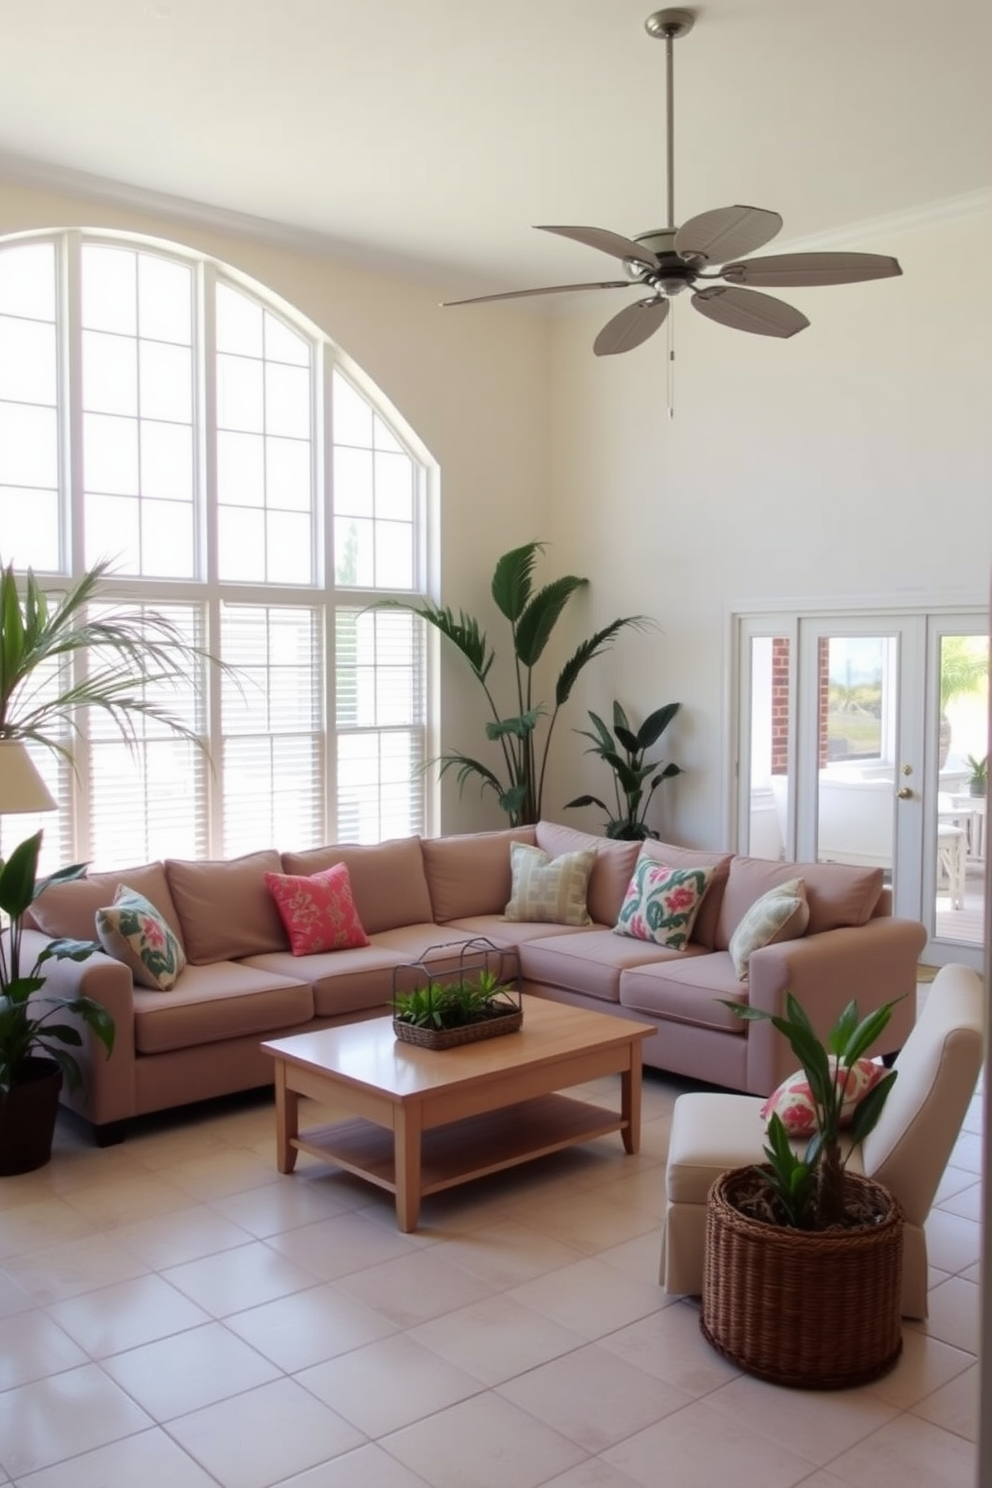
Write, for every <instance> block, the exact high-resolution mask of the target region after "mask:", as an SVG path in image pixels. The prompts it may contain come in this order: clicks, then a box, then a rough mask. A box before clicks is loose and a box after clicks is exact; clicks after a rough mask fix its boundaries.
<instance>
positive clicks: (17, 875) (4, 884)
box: [0, 832, 42, 920]
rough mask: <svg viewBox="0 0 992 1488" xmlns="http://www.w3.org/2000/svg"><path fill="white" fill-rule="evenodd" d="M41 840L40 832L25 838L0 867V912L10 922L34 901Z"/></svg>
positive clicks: (18, 916) (17, 918)
mask: <svg viewBox="0 0 992 1488" xmlns="http://www.w3.org/2000/svg"><path fill="white" fill-rule="evenodd" d="M41 838H42V833H41V832H35V834H34V836H33V837H27V838H25V840H24V841H23V842H20V843H18V845H17V847H15V848H14V851H13V852H12V853H11V855H10V857H9V858H8V859H7V861H6V863H4V864H3V865H2V866H0V910H3V911H4V913H5V914H8V915H9V916H10V918H11V919H12V920H19V919H20V918H21V915H23V914H24V912H25V910H27V909H28V908H29V907H30V905H31V904H32V903H33V901H34V897H35V875H36V873H37V870H38V854H39V852H40V851H41Z"/></svg>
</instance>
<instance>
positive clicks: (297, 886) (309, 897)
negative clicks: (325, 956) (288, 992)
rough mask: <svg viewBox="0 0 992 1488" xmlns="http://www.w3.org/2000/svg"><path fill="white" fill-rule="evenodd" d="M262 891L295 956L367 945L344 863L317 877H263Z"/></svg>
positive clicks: (289, 874)
mask: <svg viewBox="0 0 992 1488" xmlns="http://www.w3.org/2000/svg"><path fill="white" fill-rule="evenodd" d="M265 887H266V888H267V889H268V891H269V893H270V894H271V895H272V897H273V899H274V900H275V902H276V909H277V910H278V911H279V918H280V919H281V920H282V922H283V924H284V925H285V927H286V934H287V935H288V936H289V948H290V950H291V951H292V953H293V955H294V956H311V955H313V954H314V952H315V951H343V950H346V949H348V948H349V947H352V946H364V945H368V943H369V938H368V936H367V935H366V934H365V931H364V930H363V929H362V922H361V920H360V919H359V918H358V911H357V909H356V908H355V901H354V899H353V898H352V893H351V879H350V878H349V876H348V868H347V865H346V864H344V863H335V864H334V867H333V868H324V869H322V870H321V872H320V873H311V874H308V875H303V874H296V873H266V875H265Z"/></svg>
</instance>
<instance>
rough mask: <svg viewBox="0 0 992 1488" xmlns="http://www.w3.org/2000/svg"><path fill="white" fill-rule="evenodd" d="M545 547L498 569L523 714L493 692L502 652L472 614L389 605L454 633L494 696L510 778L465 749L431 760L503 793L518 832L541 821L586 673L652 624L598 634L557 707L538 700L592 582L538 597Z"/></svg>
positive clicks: (568, 674) (491, 702)
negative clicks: (575, 599)
mask: <svg viewBox="0 0 992 1488" xmlns="http://www.w3.org/2000/svg"><path fill="white" fill-rule="evenodd" d="M544 546H545V545H544V543H540V542H531V543H526V544H525V545H524V546H523V547H521V548H514V549H512V550H511V551H510V552H509V553H504V554H503V556H502V557H501V558H500V559H499V560H498V562H497V564H496V568H495V570H494V572H493V578H492V585H491V588H492V596H493V599H494V600H495V602H496V606H497V608H498V610H499V612H500V614H501V615H503V616H504V617H505V618H506V619H507V620H508V621H509V624H510V642H511V646H512V649H513V665H514V673H515V676H514V683H515V686H514V692H515V701H516V711H508V710H506V709H504V708H500V707H499V706H498V704H497V702H496V699H495V696H494V695H493V692H492V691H491V689H490V685H489V674H490V671H491V670H492V666H493V663H494V662H495V660H496V653H495V652H494V651H493V649H492V647H491V646H490V644H489V640H488V638H487V636H486V634H485V632H484V631H483V629H482V627H481V626H480V624H479V622H478V620H476V619H475V618H474V617H473V616H472V615H467V614H466V613H465V611H464V610H460V611H459V612H458V614H457V616H456V615H455V614H454V613H453V612H452V611H451V610H450V609H445V608H441V607H440V606H438V605H433V604H430V603H416V604H408V603H407V602H406V601H404V600H398V599H388V600H382V601H381V607H383V608H394V609H404V610H411V611H412V612H413V613H414V614H416V615H419V616H420V617H421V619H423V620H426V621H427V622H428V624H430V625H433V626H434V627H435V628H436V629H437V630H438V631H440V633H441V634H442V635H443V636H446V637H447V639H448V640H449V641H450V642H451V644H452V645H453V646H454V647H455V648H456V650H457V651H458V652H459V653H460V654H461V655H462V656H464V658H465V660H466V661H467V662H468V665H469V667H470V668H471V671H472V675H473V676H474V677H475V678H476V680H477V681H478V682H479V685H480V686H481V688H482V690H483V692H484V693H485V695H486V702H487V704H488V707H489V711H490V713H491V714H492V717H491V719H490V720H489V722H487V724H486V738H487V739H489V740H491V741H492V742H493V743H495V744H497V745H498V746H499V750H500V753H501V755H502V774H500V773H499V766H498V765H497V767H496V768H493V767H492V766H491V765H488V764H486V763H485V761H483V760H479V759H475V758H473V757H472V756H471V755H468V754H463V753H462V752H461V751H460V750H449V751H447V752H446V753H444V754H442V755H440V756H439V757H438V758H437V759H436V760H428V762H427V763H428V764H429V765H430V764H439V765H440V767H441V769H440V773H441V775H442V776H443V775H445V774H446V773H447V771H448V770H455V771H456V773H457V778H458V784H459V785H460V786H461V787H463V788H464V786H465V784H466V782H467V781H468V780H470V779H472V778H473V777H475V778H476V779H477V780H478V782H479V788H480V790H482V791H483V792H485V791H487V790H491V791H492V792H493V794H494V795H495V796H496V798H497V800H498V801H499V804H500V807H501V809H502V810H503V811H505V812H506V814H507V816H508V817H509V822H510V826H512V827H519V826H523V825H526V824H529V823H531V822H536V821H539V820H540V818H541V805H542V798H543V793H544V778H545V773H546V770H547V764H548V750H549V748H550V745H551V737H552V734H553V732H554V727H555V722H556V720H557V717H558V712H559V710H560V709H561V708H562V707H563V706H564V704H565V703H567V702H568V699H569V697H570V696H571V693H572V688H573V687H574V686H575V683H576V680H577V678H578V676H579V674H580V673H581V672H582V671H583V669H584V668H585V667H586V666H587V665H588V663H589V662H590V661H592V659H593V657H595V656H599V655H600V654H601V652H603V651H604V650H605V649H606V647H607V646H610V645H612V643H613V641H614V640H615V639H616V637H617V635H618V634H619V632H620V631H621V630H623V629H624V627H625V626H639V625H642V624H644V623H645V622H644V620H643V618H642V617H641V616H638V615H628V616H625V617H624V618H623V619H620V620H613V621H612V622H611V623H610V624H609V625H606V626H604V627H603V629H602V630H597V631H596V632H595V634H594V635H591V636H590V637H589V638H588V639H587V640H585V641H583V642H582V644H581V645H580V646H579V647H578V649H577V650H576V651H575V652H573V654H572V656H571V657H570V658H569V659H568V661H567V662H566V663H565V665H564V666H563V667H562V669H561V671H560V672H559V674H558V679H557V681H556V683H555V690H554V702H553V703H552V704H551V705H550V706H549V705H547V704H545V703H543V702H540V701H538V699H537V696H536V683H535V675H534V673H535V668H536V667H537V664H538V662H539V661H540V660H541V657H542V656H543V655H544V650H545V647H546V646H547V644H548V642H549V640H550V639H551V636H552V634H553V632H554V629H555V626H556V625H557V623H558V621H559V619H560V618H561V614H562V611H563V610H564V609H565V606H566V605H567V604H568V601H569V600H570V599H571V597H572V595H573V594H574V593H575V592H576V590H578V589H582V588H585V586H586V585H587V584H588V583H589V580H588V579H582V578H576V576H575V575H574V574H568V575H566V576H565V577H564V578H560V579H554V580H552V582H551V583H550V584H547V585H546V586H545V587H544V588H542V589H538V590H537V591H536V592H535V590H534V587H533V573H534V565H535V563H536V561H537V557H538V554H540V553H542V552H543V551H544ZM542 719H543V720H546V723H547V726H546V729H545V732H544V741H543V744H540V745H539V743H538V732H539V729H540V726H541V722H542Z"/></svg>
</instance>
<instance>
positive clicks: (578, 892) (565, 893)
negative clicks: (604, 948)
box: [503, 842, 596, 925]
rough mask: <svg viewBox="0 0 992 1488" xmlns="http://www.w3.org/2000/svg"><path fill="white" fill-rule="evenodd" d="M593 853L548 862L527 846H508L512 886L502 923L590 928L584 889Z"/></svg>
mask: <svg viewBox="0 0 992 1488" xmlns="http://www.w3.org/2000/svg"><path fill="white" fill-rule="evenodd" d="M595 861H596V849H595V848H594V847H590V848H586V849H584V850H583V851H581V852H571V853H562V855H561V856H560V857H558V858H551V857H549V856H548V854H547V853H546V852H542V850H541V849H540V848H539V847H531V846H530V844H529V843H527V842H511V843H510V871H511V873H512V875H513V884H512V888H511V890H510V902H509V904H508V905H507V906H506V910H505V912H504V914H503V918H504V919H505V920H518V921H521V920H531V921H533V920H538V921H540V920H543V921H544V922H545V923H546V924H549V925H591V924H592V918H591V916H590V914H589V911H588V910H587V909H586V889H587V888H588V885H589V875H590V873H591V872H592V869H593V864H594V863H595Z"/></svg>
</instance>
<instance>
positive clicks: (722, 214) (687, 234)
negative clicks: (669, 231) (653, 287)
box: [675, 206, 782, 263]
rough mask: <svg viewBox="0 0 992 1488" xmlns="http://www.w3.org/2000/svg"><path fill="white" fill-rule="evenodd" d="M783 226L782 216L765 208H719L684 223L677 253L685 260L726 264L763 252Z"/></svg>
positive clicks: (678, 240) (680, 230)
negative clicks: (692, 259)
mask: <svg viewBox="0 0 992 1488" xmlns="http://www.w3.org/2000/svg"><path fill="white" fill-rule="evenodd" d="M781 226H782V219H781V217H780V216H779V214H778V213H777V212H766V211H765V209H764V208H763V207H739V206H738V207H717V208H716V210H715V211H713V212H702V213H701V214H700V215H699V216H698V217H690V218H689V220H688V222H683V224H682V226H681V227H680V228H679V230H678V232H677V233H676V234H675V252H676V253H680V254H681V255H682V257H683V258H705V259H706V261H707V263H726V262H727V260H728V259H730V258H740V257H741V256H742V255H743V254H745V253H753V252H754V250H755V249H756V248H763V247H764V246H765V244H766V243H770V242H771V240H772V238H773V237H774V236H775V234H776V233H777V232H778V231H779V230H780V229H781Z"/></svg>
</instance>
